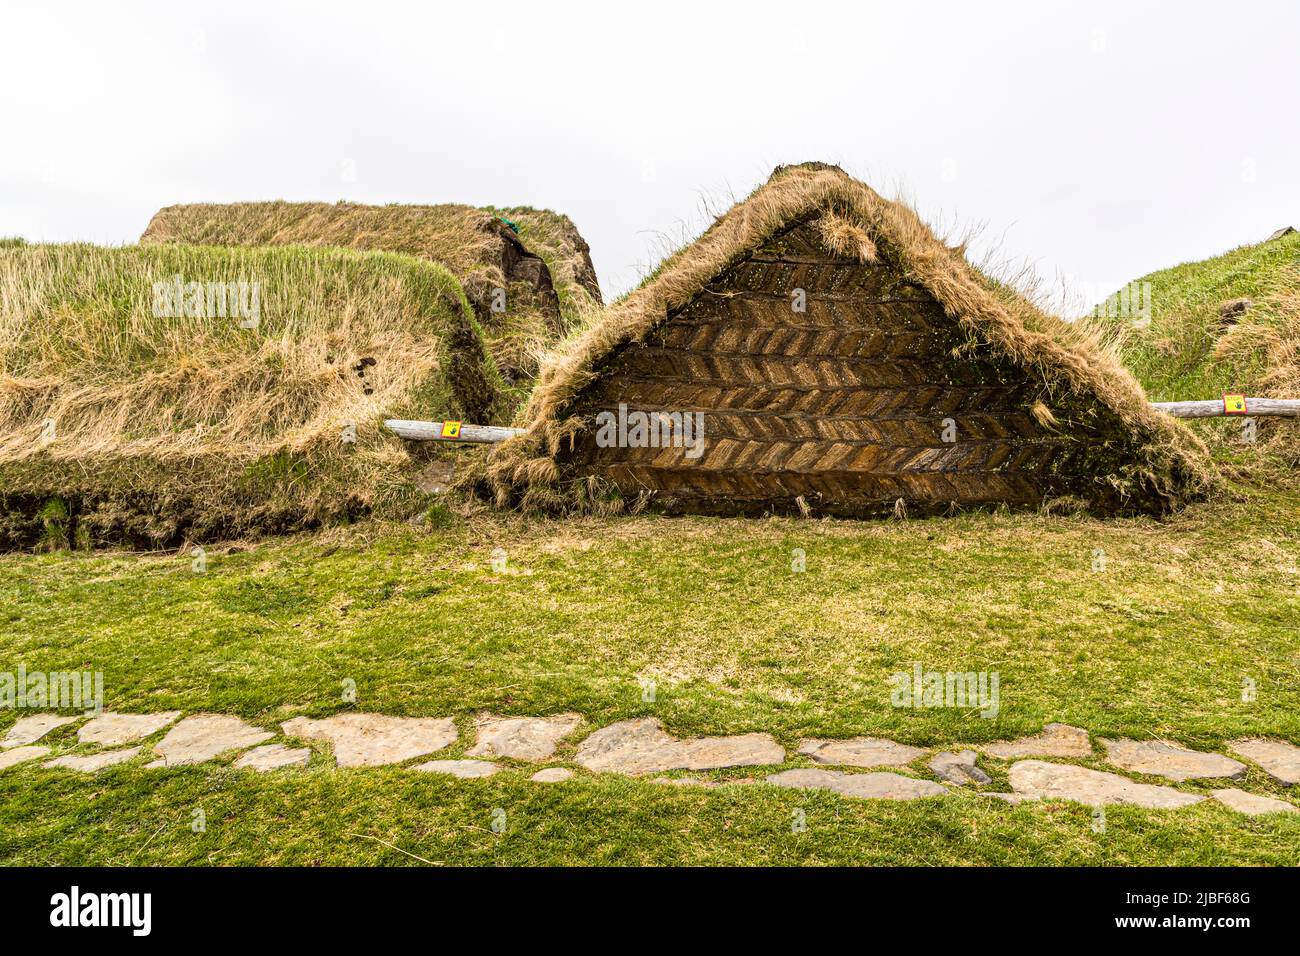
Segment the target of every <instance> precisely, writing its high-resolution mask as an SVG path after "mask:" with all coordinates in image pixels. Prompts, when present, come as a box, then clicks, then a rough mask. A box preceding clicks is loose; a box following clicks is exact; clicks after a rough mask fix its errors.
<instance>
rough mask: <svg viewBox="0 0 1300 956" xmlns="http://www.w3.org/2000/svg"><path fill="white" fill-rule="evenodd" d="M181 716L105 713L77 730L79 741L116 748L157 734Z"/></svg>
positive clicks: (171, 712) (170, 713)
mask: <svg viewBox="0 0 1300 956" xmlns="http://www.w3.org/2000/svg"><path fill="white" fill-rule="evenodd" d="M180 715H181V712H180V711H179V710H166V711H161V712H159V713H156V714H114V713H110V712H108V711H105V712H104V713H102V714H100V715H99V716H98V717H94V718H92V719H90V720H88V721H87V722H86V723H85V724H84V725H83V726H82V727H81V728H80V729H78V730H77V740H79V741H81V742H82V743H83V744H98V745H99V746H101V747H116V746H118V745H119V744H128V743H132V742H134V741H136V740H143V739H144V738H145V737H148V736H150V735H152V734H156V733H157V732H158V731H160V730H162V729H163V728H164V727H166V726H168V725H169V724H172V723H174V722H175V721H176V718H178V717H180Z"/></svg>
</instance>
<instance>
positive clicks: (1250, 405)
mask: <svg viewBox="0 0 1300 956" xmlns="http://www.w3.org/2000/svg"><path fill="white" fill-rule="evenodd" d="M1245 404H1246V410H1245V411H1244V412H1228V411H1227V410H1226V408H1225V406H1224V402H1223V400H1222V399H1218V398H1216V399H1212V400H1210V401H1205V402H1152V403H1151V407H1152V408H1157V409H1159V410H1160V411H1162V412H1164V413H1165V414H1167V415H1172V416H1173V417H1174V418H1216V417H1219V416H1229V417H1233V418H1237V417H1240V418H1251V417H1254V416H1258V415H1280V416H1282V417H1285V418H1300V399H1289V398H1247V399H1246V400H1245ZM384 425H385V426H386V427H387V428H388V430H389V431H391V432H393V433H394V434H396V435H400V436H401V437H402V438H405V439H407V440H409V441H461V442H473V443H475V444H494V443H495V442H502V441H505V440H506V439H508V438H514V437H515V436H516V435H522V434H523V433H524V429H522V428H505V427H502V426H500V425H470V424H466V423H463V422H451V421H448V422H415V421H407V420H406V419H401V418H390V419H388V420H386V421H385V422H384Z"/></svg>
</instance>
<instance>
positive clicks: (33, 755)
mask: <svg viewBox="0 0 1300 956" xmlns="http://www.w3.org/2000/svg"><path fill="white" fill-rule="evenodd" d="M49 752H50V748H49V747H33V746H31V745H30V744H29V745H27V746H25V747H14V748H13V749H11V750H0V770H8V769H9V768H10V767H16V766H18V765H19V764H20V763H26V762H27V761H29V760H36V759H37V758H39V757H44V756H45V755H46V754H48V753H49Z"/></svg>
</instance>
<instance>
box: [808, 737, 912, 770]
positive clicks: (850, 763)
mask: <svg viewBox="0 0 1300 956" xmlns="http://www.w3.org/2000/svg"><path fill="white" fill-rule="evenodd" d="M799 753H801V754H803V755H804V756H806V757H811V758H812V759H813V760H815V761H816V762H817V763H825V764H839V765H841V766H846V767H903V766H906V765H907V764H909V763H911V762H912V761H913V760H916V759H917V758H918V757H922V756H924V755H925V751H924V750H922V749H921V748H920V747H909V746H908V745H907V744H900V743H895V742H894V741H892V740H885V739H883V738H881V737H853V738H851V739H849V740H818V739H816V738H814V739H810V740H801V741H799Z"/></svg>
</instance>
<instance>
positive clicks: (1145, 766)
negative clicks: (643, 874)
mask: <svg viewBox="0 0 1300 956" xmlns="http://www.w3.org/2000/svg"><path fill="white" fill-rule="evenodd" d="M83 719H84V718H83V717H66V716H62V715H59V714H53V713H41V714H31V715H27V716H24V717H22V718H20V719H19V720H18V721H16V722H15V723H14V724H13V726H12V727H10V728H9V731H8V732H7V733H6V734H5V736H4V738H3V740H0V771H5V770H8V769H9V768H12V767H16V766H19V765H21V764H25V763H31V762H34V761H41V766H42V767H43V768H48V769H50V770H64V771H73V772H77V773H84V774H90V773H96V772H98V771H101V770H104V769H106V768H109V767H113V766H116V765H120V764H125V763H128V762H130V761H133V760H136V759H137V758H145V759H148V760H149V762H148V763H146V764H145V765H144V766H145V767H146V769H151V768H163V767H176V766H186V765H193V764H200V763H206V762H209V761H212V760H216V759H219V758H222V757H227V756H229V755H234V756H235V759H234V760H233V762H232V764H231V767H232V768H233V769H236V770H251V771H254V772H258V773H269V772H272V771H288V770H289V769H291V768H296V767H304V766H307V765H308V764H310V763H312V762H313V760H314V759H316V758H315V757H314V754H313V750H312V749H311V748H310V747H304V746H295V745H294V744H293V741H294V740H298V741H306V740H314V741H319V742H320V744H321V745H323V749H325V750H327V751H329V752H330V754H332V762H333V763H334V764H335V765H337V766H339V767H345V768H348V767H378V766H387V765H394V764H404V765H406V767H405V769H407V770H412V771H416V772H419V773H429V774H442V775H448V776H452V777H457V778H462V779H472V778H481V777H490V776H492V775H494V774H496V773H499V772H501V771H504V770H511V769H517V768H515V767H512V766H511V765H510V764H503V763H500V762H498V761H511V762H517V763H522V764H529V763H532V764H537V763H545V762H549V761H553V760H556V754H557V752H559V750H560V748H561V746H562V745H565V742H566V741H567V740H569V739H570V738H572V737H577V736H579V735H578V729H579V728H580V727H581V726H582V724H583V718H582V717H581V716H580V715H578V714H556V715H552V716H549V717H508V716H499V715H494V714H482V715H479V716H478V717H477V718H476V719H475V721H474V727H473V736H474V740H473V741H472V742H470V743H469V746H467V747H466V748H465V749H464V753H463V756H456V753H455V752H454V751H453V752H452V753H451V754H449V755H446V756H443V757H433V755H434V754H436V753H437V752H438V751H441V750H445V749H447V748H449V747H451V746H452V745H453V744H454V743H456V741H457V740H458V738H459V734H458V731H457V727H456V721H455V720H454V719H452V718H449V717H392V716H389V715H386V714H368V713H344V714H335V715H334V716H332V717H326V718H323V719H312V718H307V717H295V718H293V719H292V720H287V721H285V722H284V723H282V724H281V725H280V731H281V734H280V735H279V736H282V737H283V738H286V739H285V740H280V741H273V738H275V737H276V736H278V735H277V734H276V733H275V732H274V731H271V730H266V729H264V728H261V727H256V726H253V725H252V724H249V723H247V722H245V721H244V720H242V719H240V718H238V717H233V716H230V715H225V714H191V715H188V716H182V714H181V712H179V711H167V712H164V713H156V714H124V713H104V714H101V715H99V716H98V717H93V718H91V719H89V720H86V721H85V723H83V724H82V725H81V726H80V727H79V728H78V729H77V733H76V739H77V743H76V745H75V748H74V747H73V746H72V745H71V744H70V743H69V741H70V740H71V731H69V732H68V733H66V734H57V735H55V736H54V738H53V742H52V743H49V745H47V744H37V743H36V741H38V740H44V739H45V738H46V737H47V736H48V735H50V734H51V733H53V732H54V731H56V730H58V729H59V728H61V727H64V726H67V725H69V724H73V723H77V722H79V721H81V720H83ZM154 737H158V738H160V739H157V740H154V741H153V742H152V743H151V742H150V740H151V738H154ZM1100 742H1101V744H1102V747H1103V749H1104V750H1105V762H1107V763H1109V764H1110V765H1111V766H1113V767H1116V768H1118V769H1120V770H1125V771H1128V772H1130V773H1136V774H1143V775H1149V776H1158V777H1164V778H1165V779H1167V780H1169V781H1171V782H1173V783H1184V782H1185V781H1189V780H1190V781H1196V780H1241V779H1243V778H1245V777H1246V776H1247V774H1248V773H1249V772H1250V768H1249V766H1248V765H1247V764H1246V763H1243V762H1242V760H1237V759H1234V758H1232V757H1228V756H1225V755H1223V754H1217V753H1207V752H1203V751H1198V750H1191V749H1188V748H1186V747H1182V746H1179V745H1177V744H1171V743H1166V742H1164V741H1159V740H1125V739H1114V740H1112V739H1104V738H1100ZM47 743H48V742H47ZM124 745H127V746H124ZM568 746H573V745H568ZM1227 749H1229V750H1230V751H1231V752H1232V753H1234V754H1236V755H1237V756H1238V757H1241V758H1243V760H1247V761H1251V762H1253V763H1254V764H1256V765H1258V767H1259V768H1260V769H1261V770H1262V771H1263V772H1264V773H1266V774H1268V776H1269V777H1271V778H1272V780H1273V781H1274V782H1275V783H1277V784H1281V785H1283V786H1294V785H1296V784H1300V746H1296V745H1295V744H1291V743H1287V742H1284V741H1277V740H1263V739H1247V740H1235V741H1232V742H1230V743H1229V745H1228V748H1227ZM65 751H72V752H65ZM977 751H978V752H977ZM981 753H982V754H983V759H984V760H986V761H987V760H989V759H992V760H999V761H1005V762H1006V764H1007V765H1008V766H1007V770H1006V774H1007V780H1008V782H1009V783H1010V786H1011V790H1010V792H994V791H991V790H987V789H983V788H987V787H989V786H990V785H991V784H992V782H993V778H992V777H991V776H990V774H989V773H988V772H987V770H986V768H984V767H981V766H980V759H981V757H980V754H981ZM429 757H433V759H425V760H424V761H423V762H418V763H417V762H416V761H417V760H418V759H419V758H429ZM1040 757H1049V758H1054V759H1051V760H1042V759H1037V758H1040ZM47 758H48V759H47ZM927 758H928V759H927ZM329 759H331V758H329V757H326V756H324V755H323V754H322V755H320V757H319V761H320V762H324V761H327V760H329ZM1080 759H1085V760H1094V761H1099V760H1101V757H1100V755H1099V754H1097V753H1095V752H1094V750H1093V745H1092V738H1091V737H1090V736H1089V734H1088V732H1087V731H1086V730H1082V729H1080V728H1078V727H1071V726H1068V725H1066V724H1048V725H1047V727H1045V728H1044V729H1043V731H1042V732H1041V733H1039V734H1035V735H1033V736H1029V737H1022V738H1020V739H1018V740H1009V741H999V742H996V743H990V744H981V745H977V746H974V747H971V748H967V749H964V750H959V751H957V750H951V749H946V748H940V749H935V748H923V747H914V746H911V745H908V744H902V743H898V742H896V741H892V740H887V739H884V738H881V737H853V738H850V739H847V740H827V739H822V738H808V739H804V740H801V741H800V742H799V746H798V749H797V753H796V755H795V757H794V758H793V762H794V763H799V762H801V761H802V762H805V763H807V762H811V763H812V764H815V766H795V767H786V768H784V769H776V770H775V771H774V772H770V773H765V774H762V775H753V774H751V775H750V776H747V777H736V778H732V779H727V780H712V779H708V778H700V777H693V776H679V777H673V776H659V777H653V778H651V782H653V783H663V784H671V785H673V786H685V787H690V786H697V787H717V786H732V785H741V784H767V785H769V786H775V787H789V788H794V789H799V790H826V791H830V792H832V793H837V794H840V795H842V796H845V797H851V798H856V799H867V800H917V799H922V798H926V797H944V796H951V795H952V794H954V792H955V791H954V790H952V789H950V786H949V785H951V786H955V787H958V788H966V789H968V790H969V789H971V788H974V789H975V790H976V791H977V792H978V793H980V794H983V795H986V796H991V797H997V798H999V799H1002V800H1005V801H1007V802H1009V803H1026V802H1031V801H1037V800H1072V801H1075V802H1078V803H1083V804H1087V805H1090V806H1105V805H1108V804H1129V805H1132V806H1139V807H1146V808H1150V809H1177V808H1180V807H1186V806H1191V805H1193V804H1197V803H1201V802H1203V801H1205V800H1206V799H1207V797H1208V798H1210V799H1213V800H1214V801H1215V802H1216V803H1218V804H1221V805H1223V806H1224V807H1227V808H1229V809H1231V810H1233V811H1236V812H1238V813H1242V814H1247V815H1250V816H1259V815H1263V814H1270V813H1297V812H1300V807H1297V806H1296V805H1295V804H1294V803H1292V802H1290V801H1288V800H1284V799H1278V798H1276V797H1272V796H1266V795H1263V794H1257V793H1250V792H1248V791H1245V790H1241V789H1238V788H1235V787H1225V788H1220V789H1216V790H1213V791H1211V792H1210V793H1208V795H1207V794H1206V793H1205V792H1189V791H1187V790H1180V789H1178V788H1177V787H1176V786H1170V785H1163V784H1150V783H1142V782H1140V781H1138V780H1133V779H1130V778H1129V777H1126V776H1123V775H1122V774H1119V773H1111V772H1107V771H1101V770H1096V769H1093V768H1091V767H1085V766H1080V765H1078V764H1077V763H1067V762H1059V761H1066V760H1080ZM559 762H560V763H567V764H572V765H576V766H577V767H580V768H582V769H584V770H586V771H589V772H592V773H617V774H622V775H625V776H634V777H635V776H642V775H644V774H665V773H670V772H672V771H679V770H691V771H701V770H718V769H724V768H732V767H769V768H780V767H781V765H782V764H786V763H787V757H786V752H785V748H783V747H782V746H781V745H780V744H779V743H778V742H777V741H776V739H775V738H774V737H773V736H772V735H771V734H766V733H748V734H739V735H736V736H730V737H695V738H679V737H674V736H673V735H672V734H669V733H668V732H666V731H665V730H664V729H663V726H662V725H661V724H660V722H659V721H658V719H656V718H654V717H640V718H636V719H633V720H624V721H619V722H618V723H614V724H610V725H608V726H606V727H601V728H598V729H595V730H592V731H590V732H587V733H586V734H585V736H582V737H581V739H580V740H578V741H577V743H576V746H574V747H573V750H572V757H571V758H561V759H560V760H559ZM318 765H319V764H318ZM830 767H844V768H852V769H848V770H844V769H828V768H830ZM876 767H889V768H894V769H893V770H889V771H882V770H874V771H871V772H866V773H862V772H858V771H859V770H861V769H868V770H870V768H876ZM987 769H993V768H992V767H989V768H987ZM895 771H901V772H895ZM926 774H928V775H929V777H927V776H926ZM575 776H576V773H575V770H574V769H573V767H572V766H548V767H541V768H539V769H537V770H535V771H533V772H532V773H531V775H530V777H529V780H531V781H534V782H537V783H552V784H555V783H563V782H565V781H567V780H572V779H573V778H574V777H575ZM930 777H933V778H937V779H930ZM940 781H942V782H940Z"/></svg>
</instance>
